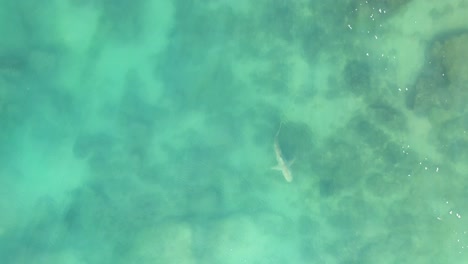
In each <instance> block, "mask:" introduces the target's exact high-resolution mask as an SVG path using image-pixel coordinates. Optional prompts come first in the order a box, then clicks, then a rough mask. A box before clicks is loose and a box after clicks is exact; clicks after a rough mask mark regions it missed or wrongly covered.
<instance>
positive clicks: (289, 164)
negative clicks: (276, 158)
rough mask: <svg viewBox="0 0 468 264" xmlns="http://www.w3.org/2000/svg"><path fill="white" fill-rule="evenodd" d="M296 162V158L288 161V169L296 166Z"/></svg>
mask: <svg viewBox="0 0 468 264" xmlns="http://www.w3.org/2000/svg"><path fill="white" fill-rule="evenodd" d="M294 161H296V158H294V159H292V160H290V161H288V167H291V166H292V165H293V164H294Z"/></svg>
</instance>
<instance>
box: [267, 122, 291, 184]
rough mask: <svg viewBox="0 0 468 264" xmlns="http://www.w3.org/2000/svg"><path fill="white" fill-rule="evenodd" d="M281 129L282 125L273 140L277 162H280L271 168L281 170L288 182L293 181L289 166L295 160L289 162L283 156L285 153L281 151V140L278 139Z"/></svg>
mask: <svg viewBox="0 0 468 264" xmlns="http://www.w3.org/2000/svg"><path fill="white" fill-rule="evenodd" d="M280 129H281V125H280V128H279V129H278V132H276V135H275V140H274V142H273V148H274V150H275V156H276V162H277V163H278V164H277V165H276V166H274V167H272V168H271V169H273V170H279V171H281V173H282V174H283V177H284V179H285V180H286V181H287V182H292V180H293V176H292V173H291V170H290V169H289V167H290V166H291V165H292V164H293V162H294V160H292V161H289V162H287V161H286V160H285V159H284V157H283V153H282V151H281V148H280V145H279V141H278V135H279V132H280Z"/></svg>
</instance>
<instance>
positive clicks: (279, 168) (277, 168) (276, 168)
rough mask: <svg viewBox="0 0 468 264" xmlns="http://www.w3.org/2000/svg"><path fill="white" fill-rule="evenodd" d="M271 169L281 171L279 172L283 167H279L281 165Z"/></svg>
mask: <svg viewBox="0 0 468 264" xmlns="http://www.w3.org/2000/svg"><path fill="white" fill-rule="evenodd" d="M271 169H272V170H279V171H281V170H282V169H281V166H279V165H276V166H273V167H271Z"/></svg>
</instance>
